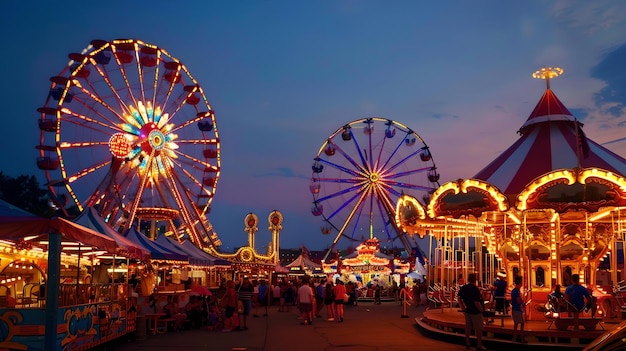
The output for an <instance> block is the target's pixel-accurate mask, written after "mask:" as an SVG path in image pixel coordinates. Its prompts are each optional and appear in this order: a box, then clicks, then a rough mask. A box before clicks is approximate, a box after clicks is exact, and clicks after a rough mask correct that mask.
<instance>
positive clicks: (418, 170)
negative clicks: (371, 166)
mask: <svg viewBox="0 0 626 351" xmlns="http://www.w3.org/2000/svg"><path fill="white" fill-rule="evenodd" d="M432 168H433V167H432V166H429V167H422V168H416V169H412V170H410V171H405V172H400V173H394V174H385V179H398V178H401V177H406V176H409V175H413V174H418V173H424V172H428V171H429V170H431V169H432Z"/></svg>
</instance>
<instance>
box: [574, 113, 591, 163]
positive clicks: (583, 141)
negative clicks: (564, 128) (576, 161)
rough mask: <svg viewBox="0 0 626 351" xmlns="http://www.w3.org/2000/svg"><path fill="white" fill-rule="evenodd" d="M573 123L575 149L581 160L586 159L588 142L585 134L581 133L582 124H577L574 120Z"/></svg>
mask: <svg viewBox="0 0 626 351" xmlns="http://www.w3.org/2000/svg"><path fill="white" fill-rule="evenodd" d="M574 123H575V124H576V141H577V144H578V145H577V147H578V148H579V150H580V151H581V152H582V155H583V158H587V157H589V141H588V140H587V136H586V135H585V132H583V128H582V126H583V125H582V123H580V122H578V120H576V119H574Z"/></svg>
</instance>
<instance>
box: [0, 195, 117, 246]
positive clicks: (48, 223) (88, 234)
mask: <svg viewBox="0 0 626 351" xmlns="http://www.w3.org/2000/svg"><path fill="white" fill-rule="evenodd" d="M54 233H58V234H61V235H62V236H63V237H64V238H66V239H68V240H73V241H76V242H79V243H82V244H85V245H90V246H93V247H96V248H98V249H100V250H106V251H108V252H109V253H115V251H116V249H117V244H116V242H115V241H114V240H113V239H111V238H109V237H107V236H104V235H102V234H100V233H98V232H96V231H94V230H92V229H89V228H86V227H83V226H82V225H79V224H76V223H73V222H71V221H68V220H66V219H63V218H59V217H54V218H42V217H38V216H35V215H33V214H31V213H28V212H26V211H24V210H22V209H19V208H17V207H15V206H13V205H11V204H9V203H8V202H6V201H3V200H0V239H5V240H20V239H24V238H26V237H30V236H36V237H41V236H47V235H49V234H54Z"/></svg>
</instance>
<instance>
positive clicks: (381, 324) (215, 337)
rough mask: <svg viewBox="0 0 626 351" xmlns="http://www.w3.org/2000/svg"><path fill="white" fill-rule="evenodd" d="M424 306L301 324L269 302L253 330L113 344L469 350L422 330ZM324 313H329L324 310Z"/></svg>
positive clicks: (301, 350) (155, 348)
mask: <svg viewBox="0 0 626 351" xmlns="http://www.w3.org/2000/svg"><path fill="white" fill-rule="evenodd" d="M423 309H424V308H423V307H420V308H415V307H412V306H411V307H409V308H408V312H407V314H408V316H409V318H402V314H403V311H402V307H401V306H399V304H397V303H394V302H386V303H383V304H382V305H374V304H373V303H371V302H362V303H359V305H358V306H346V312H345V321H344V322H343V323H337V322H329V321H327V320H326V319H325V318H320V319H315V321H314V323H313V324H312V325H301V324H300V322H301V321H300V320H299V319H298V316H299V314H298V313H297V310H296V308H295V307H293V308H291V309H290V311H289V312H278V311H277V308H276V307H270V311H269V316H267V317H259V318H250V319H249V323H248V326H249V328H250V329H249V330H247V331H238V332H236V331H233V332H229V333H222V332H219V331H209V330H205V329H203V330H187V331H181V332H167V333H166V334H164V335H154V336H153V335H148V336H147V338H146V339H145V340H135V341H126V340H121V341H119V342H117V343H116V344H114V345H111V347H109V348H108V349H109V350H111V349H113V350H115V351H131V350H133V351H135V350H137V351H142V350H146V351H148V350H149V351H164V350H168V351H169V350H212V351H213V350H215V351H222V350H224V351H226V350H249V351H259V350H263V351H283V350H284V351H287V350H289V351H291V350H298V351H309V350H310V351H320V350H324V351H339V350H341V351H375V350H381V351H382V350H385V351H389V350H392V351H403V350H407V351H408V350H411V351H415V350H417V349H419V350H437V351H460V350H465V346H464V344H463V343H464V342H463V341H461V340H448V341H452V342H457V344H455V343H450V342H446V341H441V340H436V339H431V338H428V337H426V336H423V335H422V334H421V333H420V332H419V331H418V330H417V329H416V323H415V317H417V316H418V315H421V312H422V311H423ZM322 315H323V316H324V317H325V316H326V310H325V309H324V310H323V312H322ZM459 342H460V344H459Z"/></svg>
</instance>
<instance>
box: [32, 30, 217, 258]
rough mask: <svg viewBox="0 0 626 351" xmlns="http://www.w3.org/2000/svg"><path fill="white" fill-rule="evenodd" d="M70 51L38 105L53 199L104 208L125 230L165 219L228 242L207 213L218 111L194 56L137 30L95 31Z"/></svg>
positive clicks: (201, 239) (186, 233) (177, 230)
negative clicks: (127, 34)
mask: <svg viewBox="0 0 626 351" xmlns="http://www.w3.org/2000/svg"><path fill="white" fill-rule="evenodd" d="M69 58H70V61H69V63H68V65H67V67H65V68H64V69H63V70H62V71H61V73H60V74H59V75H57V76H54V77H52V78H50V80H51V82H52V84H51V87H50V92H49V94H48V97H47V99H46V102H45V104H44V106H43V107H41V108H39V109H38V112H40V114H41V117H40V119H39V128H40V130H41V137H40V142H39V145H37V149H38V150H39V158H38V160H37V165H38V167H39V168H40V169H41V170H43V171H45V173H46V177H47V180H48V183H47V186H48V189H49V193H50V195H51V197H52V198H53V200H54V201H55V202H56V203H57V204H58V205H59V207H61V208H65V207H68V206H76V207H77V209H78V210H80V211H82V210H83V209H84V208H87V207H94V208H95V209H96V210H97V211H98V212H99V214H100V215H102V216H103V217H104V218H105V219H107V221H108V222H109V223H111V224H112V225H113V226H114V227H117V228H118V229H128V228H130V227H131V226H134V225H137V224H139V223H140V222H142V221H144V223H145V222H146V221H148V222H152V223H153V225H152V228H153V229H152V230H154V226H155V225H154V223H156V222H160V223H163V222H164V223H165V224H166V226H167V227H168V228H169V231H170V234H173V235H175V236H177V237H189V238H190V239H191V240H192V241H193V242H194V243H195V244H196V245H198V246H201V247H208V248H213V249H215V248H216V247H218V246H219V245H221V242H220V240H219V238H218V237H217V234H216V233H215V231H214V230H213V228H212V226H211V224H210V223H209V221H208V219H207V214H208V213H209V211H210V205H211V202H212V199H213V196H214V194H215V190H216V186H217V181H218V178H219V174H220V141H219V137H218V132H217V126H216V124H215V115H214V113H213V110H212V108H211V106H210V105H209V103H208V101H207V99H206V97H205V95H204V92H203V90H202V88H201V87H200V85H199V84H198V83H197V82H196V80H195V79H194V78H193V77H192V76H191V74H190V73H189V71H188V70H187V68H186V67H185V65H183V64H182V63H181V62H180V61H179V60H178V59H176V58H175V57H173V56H171V55H170V54H169V53H168V52H167V51H165V50H163V49H162V48H159V47H157V46H154V45H150V44H146V43H144V42H142V41H139V40H132V39H123V40H113V41H104V40H94V41H92V42H91V44H90V45H89V46H88V47H87V48H85V49H84V50H83V51H82V52H80V53H73V54H70V55H69ZM152 234H154V233H152Z"/></svg>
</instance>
